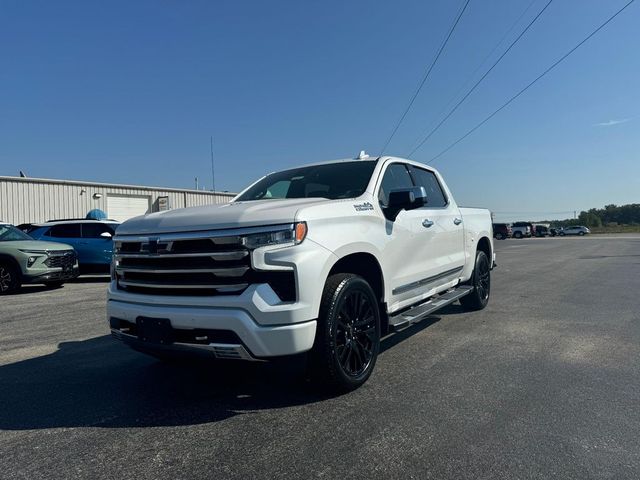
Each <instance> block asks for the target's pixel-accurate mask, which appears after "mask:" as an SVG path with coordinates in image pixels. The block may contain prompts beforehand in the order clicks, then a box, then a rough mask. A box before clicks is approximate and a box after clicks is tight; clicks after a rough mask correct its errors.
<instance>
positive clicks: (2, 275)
mask: <svg viewBox="0 0 640 480" xmlns="http://www.w3.org/2000/svg"><path fill="white" fill-rule="evenodd" d="M18 286H19V282H18V274H17V272H16V269H15V268H13V266H11V265H9V264H6V263H0V295H3V294H6V293H11V292H12V291H14V290H16V289H17V288H18Z"/></svg>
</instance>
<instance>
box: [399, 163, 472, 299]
mask: <svg viewBox="0 0 640 480" xmlns="http://www.w3.org/2000/svg"><path fill="white" fill-rule="evenodd" d="M409 172H410V173H411V177H412V179H413V181H414V183H415V185H416V186H419V187H423V188H424V189H425V190H426V192H427V204H426V205H425V206H424V207H422V208H419V209H416V210H415V212H416V213H417V214H419V215H420V222H419V225H418V226H417V228H418V231H419V233H418V236H419V237H420V239H421V248H420V250H419V252H420V255H418V257H417V258H416V262H418V263H419V265H420V266H421V268H422V269H423V271H424V272H425V280H424V283H425V287H426V290H431V289H432V288H434V287H437V286H438V285H442V284H443V283H447V282H448V281H450V280H453V279H455V278H456V277H457V276H459V274H460V272H461V271H462V267H464V263H465V254H464V225H463V223H462V220H463V219H462V216H461V215H460V210H459V208H458V206H457V205H456V203H455V201H454V200H453V199H452V198H449V197H448V196H447V193H446V192H445V189H444V188H443V186H442V184H441V182H440V180H439V179H438V177H437V176H436V174H435V173H434V172H433V171H431V170H429V169H427V168H420V167H415V166H413V165H409Z"/></svg>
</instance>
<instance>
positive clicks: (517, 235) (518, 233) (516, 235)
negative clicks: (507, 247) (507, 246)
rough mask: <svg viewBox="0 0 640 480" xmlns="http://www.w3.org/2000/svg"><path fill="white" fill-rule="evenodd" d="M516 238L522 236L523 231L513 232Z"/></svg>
mask: <svg viewBox="0 0 640 480" xmlns="http://www.w3.org/2000/svg"><path fill="white" fill-rule="evenodd" d="M513 237H514V238H522V232H516V233H514V234H513Z"/></svg>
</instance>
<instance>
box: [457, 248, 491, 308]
mask: <svg viewBox="0 0 640 480" xmlns="http://www.w3.org/2000/svg"><path fill="white" fill-rule="evenodd" d="M467 285H471V286H472V287H473V291H472V292H471V293H469V294H468V295H465V296H464V297H462V298H461V299H460V304H461V305H462V308H464V309H465V310H467V311H473V310H482V309H483V308H484V307H486V306H487V304H488V303H489V294H490V293H491V267H490V265H489V258H488V257H487V254H486V253H484V252H483V251H481V250H478V252H477V253H476V263H475V268H474V269H473V274H472V275H471V279H470V280H469V282H467Z"/></svg>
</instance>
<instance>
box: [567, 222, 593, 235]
mask: <svg viewBox="0 0 640 480" xmlns="http://www.w3.org/2000/svg"><path fill="white" fill-rule="evenodd" d="M588 233H591V230H589V229H588V228H587V227H583V226H581V225H578V226H575V227H565V228H564V229H563V230H562V231H561V232H560V235H561V236H563V237H564V236H565V235H580V236H583V235H586V234H588Z"/></svg>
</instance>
